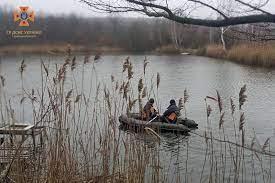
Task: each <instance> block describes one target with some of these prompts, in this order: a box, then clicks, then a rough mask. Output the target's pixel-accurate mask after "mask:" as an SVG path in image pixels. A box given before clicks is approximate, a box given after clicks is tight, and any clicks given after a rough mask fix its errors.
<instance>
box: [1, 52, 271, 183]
mask: <svg viewBox="0 0 275 183" xmlns="http://www.w3.org/2000/svg"><path fill="white" fill-rule="evenodd" d="M98 58H99V56H95V57H94V58H92V57H91V56H90V55H86V56H85V57H84V58H83V60H82V59H81V60H80V61H79V58H76V57H74V56H72V55H71V54H69V55H68V56H67V57H66V58H65V61H64V63H62V64H60V65H51V63H46V62H44V61H43V60H42V61H41V87H40V88H37V89H28V88H27V87H25V86H24V82H23V81H22V91H23V92H24V97H26V99H24V100H23V101H22V104H24V103H30V104H31V108H30V109H29V110H32V111H33V124H35V125H36V126H44V127H45V128H46V131H47V134H46V135H45V136H44V138H45V139H46V143H45V146H44V151H42V153H39V154H37V155H36V156H35V157H29V158H27V159H21V158H19V156H16V157H15V158H14V160H13V161H11V162H9V163H8V164H7V165H6V166H5V168H4V169H5V170H9V171H2V174H1V177H0V178H2V179H3V180H4V179H6V178H7V177H8V178H9V179H11V180H13V181H15V182H171V181H170V180H175V181H176V182H182V181H185V182H193V181H192V180H193V179H194V180H197V181H200V182H233V181H234V182H245V181H248V180H253V181H254V180H255V181H259V180H262V181H264V182H271V180H272V178H271V160H272V158H273V157H274V156H275V155H274V154H273V152H271V151H270V141H269V140H267V141H266V142H265V143H264V144H263V145H262V147H261V149H256V148H255V147H254V146H255V144H256V143H255V142H254V141H255V140H254V141H253V144H252V145H251V146H250V145H248V142H247V141H246V138H245V137H246V134H245V122H246V121H245V118H244V111H243V106H244V105H245V102H246V95H245V93H246V87H243V88H241V90H240V93H239V96H238V98H239V104H238V106H239V108H238V110H236V107H235V106H236V105H237V104H234V101H233V99H232V100H231V110H229V112H230V115H231V116H232V122H231V121H225V119H224V115H225V112H226V109H225V108H224V105H223V102H224V101H223V100H222V96H221V94H220V93H219V92H218V91H217V92H216V96H207V97H206V98H205V104H206V123H207V128H206V130H205V133H204V134H200V133H197V132H192V135H194V136H195V135H196V136H198V137H199V138H201V139H202V140H203V141H204V144H201V145H202V146H204V147H205V148H202V153H203V152H204V154H205V155H204V156H205V157H204V162H199V163H201V165H202V167H203V168H202V170H201V172H200V176H199V179H198V175H194V174H192V172H191V170H190V169H189V162H190V159H193V158H195V157H194V156H193V153H192V144H191V143H190V142H189V141H188V140H186V141H184V142H183V141H180V140H179V141H178V142H177V143H178V144H177V146H178V148H177V151H178V154H177V156H178V157H177V164H175V165H173V164H172V165H167V164H165V162H163V161H162V158H163V156H162V155H161V153H162V151H161V150H160V149H161V143H162V142H160V144H159V143H156V144H155V145H154V146H155V147H154V148H152V147H150V146H149V145H148V144H147V143H146V142H145V141H143V140H140V139H143V138H145V137H146V136H147V135H146V134H145V133H144V131H143V130H141V131H140V132H141V133H138V134H137V133H125V132H123V131H121V130H119V122H118V117H119V115H120V114H122V113H127V112H132V111H133V110H135V109H136V110H139V109H140V108H141V107H142V106H143V104H144V102H146V100H147V99H148V98H149V97H150V95H154V92H153V91H151V90H150V92H148V91H147V88H151V89H152V90H154V89H155V90H157V98H158V90H159V87H160V77H161V76H160V74H157V75H156V82H155V84H151V86H150V85H149V86H148V85H147V84H146V83H148V82H147V81H146V80H147V77H146V74H145V72H146V66H147V64H148V63H147V61H146V62H145V61H144V66H143V67H144V74H143V76H142V78H139V80H138V83H136V82H135V81H134V79H133V78H134V77H135V75H134V67H133V64H132V63H131V60H130V57H127V58H126V59H125V60H124V62H123V65H122V68H121V73H119V74H117V75H111V76H110V78H111V81H110V82H111V85H106V83H105V82H103V81H100V79H99V78H98V75H97V62H100V60H99V59H98ZM25 64H26V65H25ZM23 66H24V67H23ZM26 66H27V62H26V61H25V62H22V63H21V66H20V68H22V67H23V68H24V69H21V72H22V76H23V74H24V73H25V72H30V71H28V69H27V67H26ZM84 73H86V74H84ZM87 73H88V75H89V77H88V78H87V77H86V76H87ZM76 76H78V77H76ZM117 78H119V79H117ZM21 79H22V80H24V77H21ZM1 81H2V82H1V85H0V86H1V95H0V96H1V97H0V103H1V110H0V111H1V118H2V121H3V123H5V124H8V123H10V120H9V118H13V117H14V114H13V111H14V110H13V106H12V105H11V104H10V103H9V101H8V99H7V93H6V91H7V90H8V89H7V88H6V85H5V82H4V81H5V79H4V77H3V76H1ZM152 83H153V82H152ZM136 90H137V91H136ZM188 98H189V94H188V93H187V90H185V92H184V94H183V97H182V99H181V100H182V101H181V103H182V108H183V109H184V114H185V115H184V116H185V117H186V116H187V114H186V106H185V104H186V102H187V101H188ZM137 103H138V104H139V105H138V106H136V105H137ZM214 106H217V109H218V119H219V122H218V128H219V133H218V135H217V134H215V133H214V131H213V130H212V129H213V128H215V126H214V124H215V121H214V120H215V119H216V118H215V117H214V116H213V111H214V110H215V107H214ZM25 110H26V109H25ZM237 119H238V120H237ZM225 123H232V125H234V127H236V128H235V131H234V133H235V134H234V138H231V136H229V135H228V133H227V129H226V128H225V127H224V124H225ZM230 135H232V134H230ZM191 137H192V136H191ZM11 138H12V137H11ZM255 139H256V137H255ZM180 143H186V148H185V149H180V148H179V145H180ZM14 145H15V147H17V149H19V152H20V153H21V154H22V151H20V149H21V145H22V144H21V143H18V144H14ZM180 152H182V153H184V154H185V156H180ZM248 155H249V156H248ZM183 160H184V161H183ZM199 160H200V159H198V161H199ZM180 162H184V163H185V166H184V167H185V168H184V169H183V170H182V171H180V170H179V168H180ZM251 162H252V163H253V168H249V167H250V165H251ZM266 162H267V163H266ZM170 166H173V167H174V166H175V168H176V169H177V174H176V175H175V176H174V175H173V174H167V172H166V171H168V172H169V170H170V168H171V167H170ZM248 168H249V170H251V169H252V173H250V172H247V170H248ZM259 172H260V173H259ZM256 174H257V175H258V174H260V175H261V177H260V178H259V177H257V176H256ZM250 175H252V178H249V177H248V176H250Z"/></svg>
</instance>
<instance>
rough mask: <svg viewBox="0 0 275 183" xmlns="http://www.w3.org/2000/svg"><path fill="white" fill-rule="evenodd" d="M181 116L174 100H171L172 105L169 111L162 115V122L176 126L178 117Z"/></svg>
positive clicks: (168, 108)
mask: <svg viewBox="0 0 275 183" xmlns="http://www.w3.org/2000/svg"><path fill="white" fill-rule="evenodd" d="M179 115H180V109H179V108H178V107H177V105H176V101H175V100H174V99H172V100H170V105H169V106H168V107H167V110H166V111H165V112H164V113H163V115H162V120H163V121H164V122H168V123H172V124H176V122H177V117H178V116H179Z"/></svg>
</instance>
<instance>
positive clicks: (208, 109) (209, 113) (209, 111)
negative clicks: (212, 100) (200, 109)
mask: <svg viewBox="0 0 275 183" xmlns="http://www.w3.org/2000/svg"><path fill="white" fill-rule="evenodd" d="M211 112H212V109H211V106H210V105H208V106H207V117H209V116H210V115H211Z"/></svg>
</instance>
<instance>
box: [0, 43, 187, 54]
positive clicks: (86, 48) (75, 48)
mask: <svg viewBox="0 0 275 183" xmlns="http://www.w3.org/2000/svg"><path fill="white" fill-rule="evenodd" d="M68 49H70V51H71V53H87V52H97V53H140V52H142V53H153V54H180V53H181V52H190V51H189V50H187V51H186V50H182V49H178V48H176V47H175V46H174V45H171V44H169V45H163V46H160V47H157V48H155V49H153V50H146V51H137V50H133V49H130V48H129V49H125V48H119V47H112V46H91V45H69V44H67V43H59V44H56V43H54V44H39V45H37V44H31V45H8V46H0V55H10V54H22V53H24V54H45V53H51V54H65V53H67V51H68Z"/></svg>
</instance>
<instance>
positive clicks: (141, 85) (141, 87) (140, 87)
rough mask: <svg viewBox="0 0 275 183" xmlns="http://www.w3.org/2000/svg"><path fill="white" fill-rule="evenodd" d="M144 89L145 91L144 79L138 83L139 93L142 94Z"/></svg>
mask: <svg viewBox="0 0 275 183" xmlns="http://www.w3.org/2000/svg"><path fill="white" fill-rule="evenodd" d="M142 89H143V82H142V78H140V79H139V81H138V93H141V91H142Z"/></svg>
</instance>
